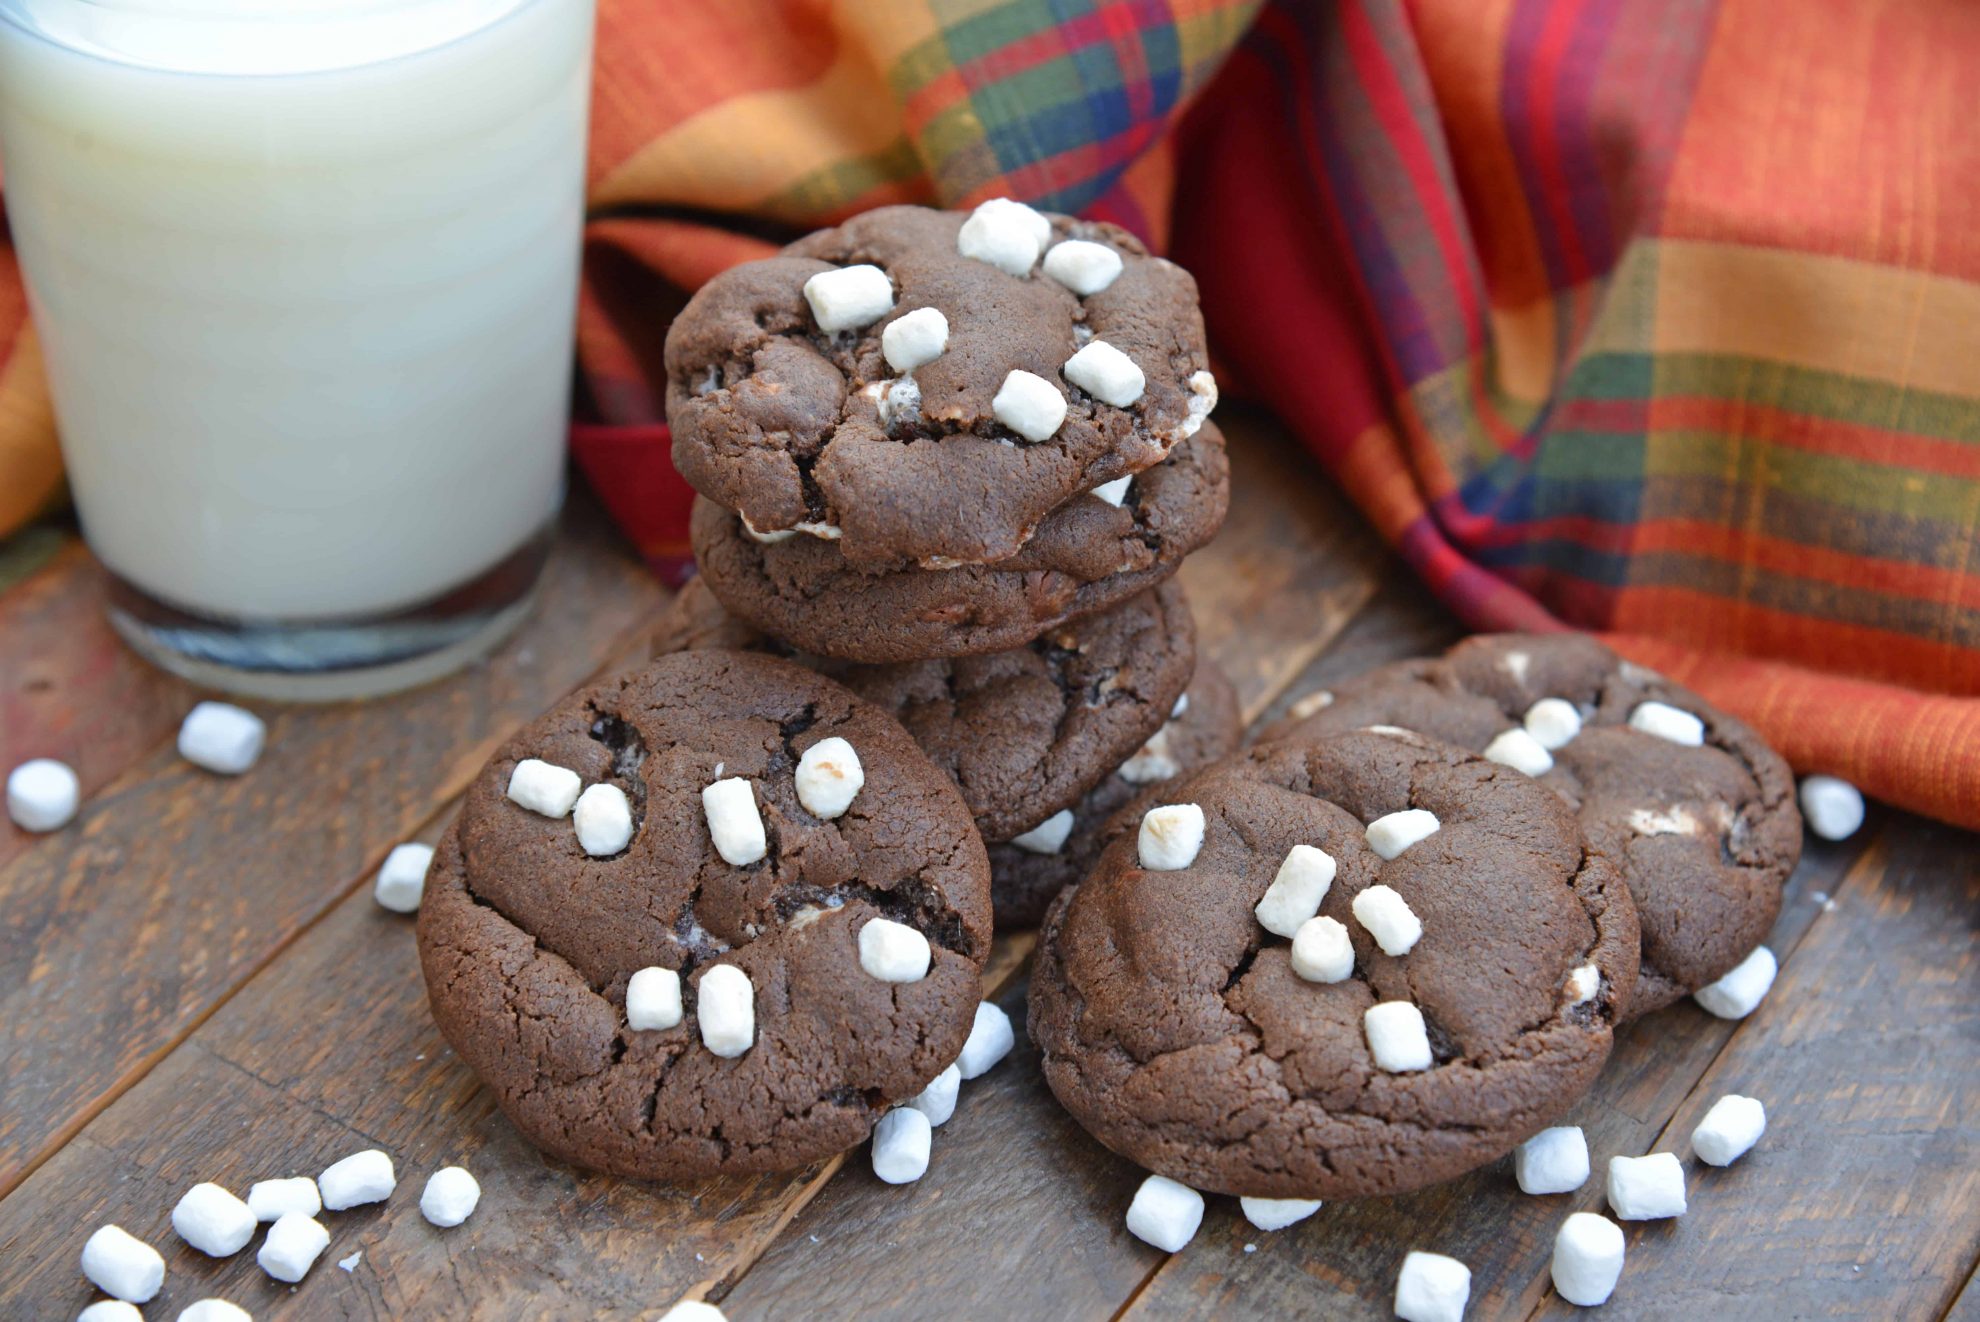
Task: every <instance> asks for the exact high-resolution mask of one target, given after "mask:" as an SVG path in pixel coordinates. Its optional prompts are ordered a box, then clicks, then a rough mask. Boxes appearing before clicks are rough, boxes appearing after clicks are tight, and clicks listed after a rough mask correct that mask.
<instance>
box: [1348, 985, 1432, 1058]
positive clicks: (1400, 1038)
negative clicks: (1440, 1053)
mask: <svg viewBox="0 0 1980 1322" xmlns="http://www.w3.org/2000/svg"><path fill="white" fill-rule="evenodd" d="M1361 1028H1362V1032H1364V1033H1365V1034H1367V1037H1368V1053H1369V1054H1370V1055H1372V1056H1374V1057H1375V1065H1376V1068H1378V1069H1382V1070H1386V1071H1387V1072H1388V1073H1390V1074H1408V1073H1411V1072H1413V1071H1416V1070H1427V1069H1429V1068H1430V1064H1431V1060H1432V1057H1431V1055H1430V1034H1429V1031H1428V1030H1427V1029H1426V1028H1425V1027H1424V1024H1423V1011H1421V1010H1419V1009H1417V1008H1416V1007H1415V1006H1414V1005H1411V1004H1410V1003H1409V1002H1408V1001H1383V1002H1382V1003H1381V1004H1379V1005H1371V1006H1369V1007H1368V1008H1367V1009H1366V1010H1364V1011H1363V1012H1362V1015H1361Z"/></svg>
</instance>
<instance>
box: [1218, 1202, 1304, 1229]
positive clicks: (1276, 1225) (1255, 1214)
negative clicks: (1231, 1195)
mask: <svg viewBox="0 0 1980 1322" xmlns="http://www.w3.org/2000/svg"><path fill="white" fill-rule="evenodd" d="M1238 1206H1239V1207H1241V1208H1243V1209H1244V1219H1245V1220H1247V1221H1249V1222H1251V1224H1252V1225H1254V1226H1257V1227H1258V1228H1259V1229H1260V1230H1284V1229H1285V1228H1286V1227H1287V1226H1290V1225H1297V1224H1298V1223H1299V1222H1301V1221H1304V1220H1306V1218H1307V1217H1309V1216H1312V1215H1313V1214H1314V1213H1315V1212H1317V1211H1319V1210H1320V1200H1319V1199H1318V1198H1240V1199H1238Z"/></svg>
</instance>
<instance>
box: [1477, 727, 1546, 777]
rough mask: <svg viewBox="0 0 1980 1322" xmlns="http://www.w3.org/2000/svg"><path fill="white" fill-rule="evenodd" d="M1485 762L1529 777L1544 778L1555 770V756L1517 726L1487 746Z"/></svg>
mask: <svg viewBox="0 0 1980 1322" xmlns="http://www.w3.org/2000/svg"><path fill="white" fill-rule="evenodd" d="M1485 760H1486V761H1488V762H1497V763H1498V764H1499V765H1501V766H1507V767H1511V768H1512V769H1513V770H1514V771H1522V772H1525V773H1526V774H1527V775H1529V776H1544V775H1546V774H1547V773H1548V772H1549V771H1552V770H1553V769H1554V755H1553V754H1552V753H1549V752H1548V751H1547V750H1546V748H1544V747H1543V746H1542V745H1541V743H1540V741H1539V740H1538V739H1535V738H1534V737H1533V736H1532V735H1531V734H1529V733H1527V732H1526V731H1525V730H1522V729H1520V728H1519V727H1517V726H1515V727H1513V728H1512V729H1510V730H1502V731H1500V732H1499V733H1498V734H1497V735H1494V736H1493V738H1492V742H1491V743H1489V744H1487V745H1485Z"/></svg>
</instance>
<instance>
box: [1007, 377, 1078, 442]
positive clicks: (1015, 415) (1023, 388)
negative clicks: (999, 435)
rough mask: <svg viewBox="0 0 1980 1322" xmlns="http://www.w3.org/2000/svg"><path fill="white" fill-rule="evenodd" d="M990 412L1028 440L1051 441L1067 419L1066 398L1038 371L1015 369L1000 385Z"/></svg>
mask: <svg viewBox="0 0 1980 1322" xmlns="http://www.w3.org/2000/svg"><path fill="white" fill-rule="evenodd" d="M990 412H991V413H992V414H994V415H995V416H996V419H997V421H999V422H1001V423H1003V424H1004V425H1005V426H1006V427H1009V428H1010V429H1011V430H1012V431H1014V432H1016V433H1017V434H1018V435H1020V436H1022V437H1024V439H1026V440H1027V441H1044V440H1050V439H1051V437H1052V434H1053V433H1054V432H1056V431H1058V430H1059V424H1061V423H1063V422H1064V421H1065V420H1066V397H1065V395H1063V394H1062V393H1060V391H1059V388H1058V387H1057V386H1055V385H1053V384H1052V383H1051V382H1050V381H1047V380H1046V379H1045V378H1044V377H1042V376H1039V375H1038V374H1037V373H1035V372H1027V371H1025V370H1023V369H1022V368H1014V369H1012V371H1011V372H1010V373H1009V375H1007V376H1005V377H1004V384H1003V385H1001V386H999V387H997V394H996V397H995V398H993V399H992V400H991V401H990Z"/></svg>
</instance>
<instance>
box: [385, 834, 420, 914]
mask: <svg viewBox="0 0 1980 1322" xmlns="http://www.w3.org/2000/svg"><path fill="white" fill-rule="evenodd" d="M432 862H433V846H432V845H394V846H393V847H392V852H391V853H389V854H387V855H386V856H385V864H384V866H383V867H381V868H379V869H378V880H377V881H375V882H373V883H372V887H371V894H372V898H374V899H376V900H377V901H378V903H379V904H380V905H382V906H384V907H385V908H387V909H390V910H391V911H392V912H393V913H412V912H413V911H414V910H416V909H418V908H419V902H420V899H421V898H422V897H423V896H425V894H426V869H427V865H428V864H430V863H432Z"/></svg>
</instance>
